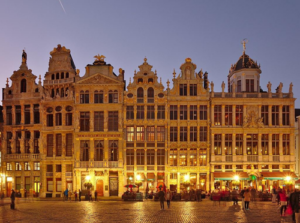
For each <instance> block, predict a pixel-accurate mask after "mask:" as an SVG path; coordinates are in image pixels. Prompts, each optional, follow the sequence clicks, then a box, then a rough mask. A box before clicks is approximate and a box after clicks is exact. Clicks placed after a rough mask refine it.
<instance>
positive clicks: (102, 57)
mask: <svg viewBox="0 0 300 223" xmlns="http://www.w3.org/2000/svg"><path fill="white" fill-rule="evenodd" d="M94 58H95V61H104V59H105V58H106V57H105V56H103V55H101V56H100V54H98V55H96V56H94Z"/></svg>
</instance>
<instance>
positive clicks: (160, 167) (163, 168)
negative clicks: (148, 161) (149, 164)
mask: <svg viewBox="0 0 300 223" xmlns="http://www.w3.org/2000/svg"><path fill="white" fill-rule="evenodd" d="M157 170H163V171H164V170H165V166H157Z"/></svg>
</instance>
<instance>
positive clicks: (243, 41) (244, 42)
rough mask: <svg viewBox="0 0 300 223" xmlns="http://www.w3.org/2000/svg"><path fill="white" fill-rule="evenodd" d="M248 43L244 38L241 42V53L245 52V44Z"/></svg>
mask: <svg viewBox="0 0 300 223" xmlns="http://www.w3.org/2000/svg"><path fill="white" fill-rule="evenodd" d="M247 43H248V40H247V39H246V38H245V39H243V40H242V41H241V44H243V53H245V52H246V44H247Z"/></svg>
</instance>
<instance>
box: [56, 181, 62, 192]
mask: <svg viewBox="0 0 300 223" xmlns="http://www.w3.org/2000/svg"><path fill="white" fill-rule="evenodd" d="M56 191H57V192H62V182H61V178H56Z"/></svg>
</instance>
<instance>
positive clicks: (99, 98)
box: [94, 91, 103, 104]
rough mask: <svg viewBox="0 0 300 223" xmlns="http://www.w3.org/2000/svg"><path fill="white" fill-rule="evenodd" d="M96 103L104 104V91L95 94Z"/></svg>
mask: <svg viewBox="0 0 300 223" xmlns="http://www.w3.org/2000/svg"><path fill="white" fill-rule="evenodd" d="M94 103H95V104H98V103H103V91H95V92H94Z"/></svg>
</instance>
